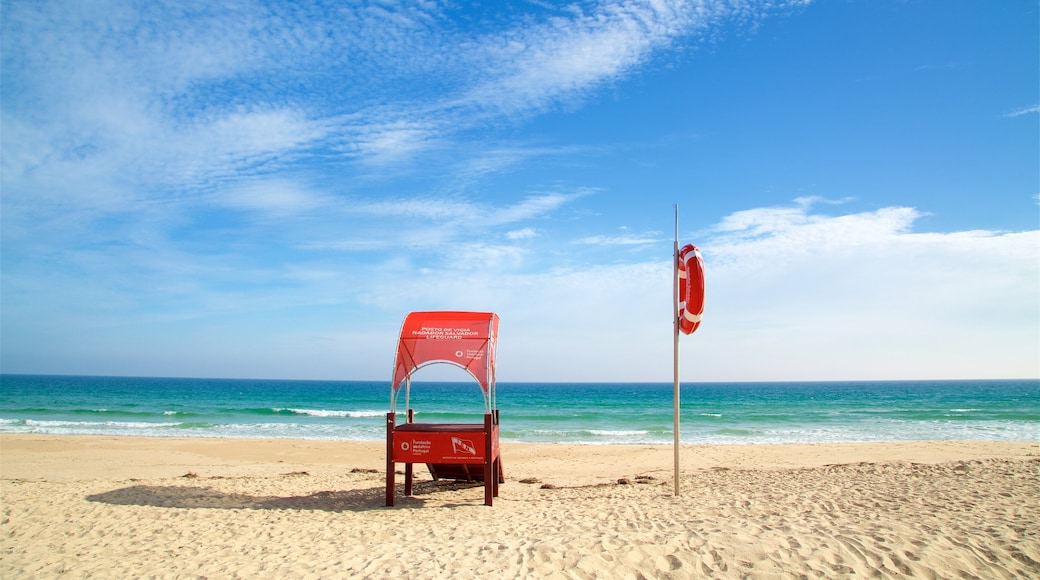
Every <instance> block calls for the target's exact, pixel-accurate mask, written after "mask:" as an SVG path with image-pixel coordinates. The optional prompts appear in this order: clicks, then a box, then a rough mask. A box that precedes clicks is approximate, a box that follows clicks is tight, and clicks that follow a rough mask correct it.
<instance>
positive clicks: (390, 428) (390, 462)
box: [386, 413, 397, 506]
mask: <svg viewBox="0 0 1040 580" xmlns="http://www.w3.org/2000/svg"><path fill="white" fill-rule="evenodd" d="M394 416H395V413H387V414H386V505H388V506H392V505H394V485H395V482H394V469H395V466H394V424H395V423H396V421H397V420H396V419H395V418H394Z"/></svg>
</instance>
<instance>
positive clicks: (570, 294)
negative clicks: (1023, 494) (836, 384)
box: [0, 0, 1040, 381]
mask: <svg viewBox="0 0 1040 580" xmlns="http://www.w3.org/2000/svg"><path fill="white" fill-rule="evenodd" d="M475 4H477V3H468V2H448V1H437V0H428V1H424V0H414V1H399V2H398V1H393V0H384V1H371V2H364V1H358V2H340V1H337V2H307V1H303V2H294V3H287V2H286V3H271V4H264V3H255V2H216V3H214V2H190V1H184V0H181V1H177V2H156V1H150V2H119V1H112V2H109V1H103V0H95V1H92V2H53V1H46V0H31V1H15V0H3V2H2V4H0V6H2V10H3V13H2V32H3V38H2V42H3V45H2V50H3V54H2V58H3V62H2V65H3V68H2V105H0V106H2V118H0V122H2V127H0V128H2V133H0V135H2V137H0V138H2V149H0V155H2V197H0V201H2V207H0V209H2V216H0V217H2V262H0V266H2V287H0V297H2V312H0V314H2V318H0V325H2V328H0V330H2V333H0V339H2V343H0V347H2V349H0V357H2V358H0V366H2V370H3V372H30V373H62V374H67V373H71V374H116V375H121V374H128V375H159V376H209V377H266V378H301V379H307V378H322V379H376V380H389V379H390V373H391V366H392V363H393V353H394V343H395V339H396V335H397V332H398V330H399V327H400V324H401V321H402V320H403V318H404V316H405V315H406V314H407V313H408V312H409V311H412V310H456V309H457V310H476V311H487V310H490V311H495V312H497V313H499V315H500V316H501V318H502V325H501V340H500V344H499V373H498V375H499V380H501V381H670V380H671V373H672V334H671V333H672V322H671V316H672V310H671V308H672V307H671V272H672V265H671V253H672V240H673V204H678V206H679V237H680V241H681V242H682V243H688V242H689V243H695V244H697V245H698V246H699V247H700V248H701V250H702V252H703V254H704V258H705V265H706V271H707V304H706V309H705V318H704V323H703V324H702V325H701V328H700V330H698V332H697V333H695V334H694V335H692V336H690V337H684V338H683V340H682V343H681V351H682V378H683V380H686V381H720V380H722V381H725V380H829V379H925V378H1000V377H1038V376H1040V207H1038V193H1040V183H1038V179H1040V177H1038V176H1040V167H1038V165H1040V162H1038V159H1040V146H1038V141H1040V137H1038V135H1040V130H1038V122H1040V94H1038V91H1040V73H1038V71H1040V62H1038V58H1040V57H1038V54H1040V50H1038V49H1040V33H1038V27H1040V25H1038V22H1040V16H1038V7H1037V4H1036V2H1032V1H1020V0H1008V1H1005V2H983V1H978V0H921V1H914V0H906V1H896V0H891V1H888V0H872V1H862V2H857V1H836V0H835V1H825V2H809V1H783V0H772V1H765V2H756V1H753V0H747V1H742V0H729V1H725V2H715V1H711V0H703V1H701V2H682V1H669V0H659V1H649V0H648V1H645V2H641V1H638V0H631V1H624V2H611V1H602V2H591V1H590V2H581V1H579V2H560V3H555V2H546V1H540V0H530V1H522V0H517V1H509V2H501V3H497V2H496V3H482V5H477V6H474V5H475ZM438 372H442V371H433V369H431V374H429V375H428V376H426V377H425V378H461V377H459V376H456V375H453V374H451V372H449V371H443V372H447V374H444V375H441V374H438ZM417 378H419V377H417Z"/></svg>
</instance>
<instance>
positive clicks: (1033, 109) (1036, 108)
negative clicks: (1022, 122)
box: [1004, 104, 1040, 117]
mask: <svg viewBox="0 0 1040 580" xmlns="http://www.w3.org/2000/svg"><path fill="white" fill-rule="evenodd" d="M1032 113H1040V104H1037V105H1031V106H1029V107H1022V108H1021V109H1016V110H1014V111H1011V112H1010V113H1008V114H1006V115H1004V116H1005V117H1021V116H1022V115H1030V114H1032Z"/></svg>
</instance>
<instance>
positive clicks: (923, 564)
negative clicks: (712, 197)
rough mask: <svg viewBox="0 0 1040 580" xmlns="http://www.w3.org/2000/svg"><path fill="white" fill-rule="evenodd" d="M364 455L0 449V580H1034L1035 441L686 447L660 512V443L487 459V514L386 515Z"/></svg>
mask: <svg viewBox="0 0 1040 580" xmlns="http://www.w3.org/2000/svg"><path fill="white" fill-rule="evenodd" d="M384 452H385V446H384V444H383V443H379V442H373V443H359V442H316V441H288V440H273V441H272V440H267V441H255V440H227V439H145V438H100V437H97V438H96V437H45V436H21V435H18V436H16V435H4V436H0V492H2V495H0V503H2V507H3V516H2V520H0V577H2V578H50V577H57V576H64V577H71V578H80V577H96V578H146V577H160V578H198V577H207V578H236V577H242V578H246V577H249V578H255V577H267V578H347V577H361V578H392V577H408V578H478V577H479V578H519V577H524V578H526V577H541V578H697V577H720V578H745V577H750V578H799V577H807V578H834V577H861V576H867V577H870V576H880V577H897V576H904V575H906V576H913V577H921V578H965V577H967V578H971V577H978V578H1038V577H1040V446H1038V444H1037V443H1006V442H961V441H955V442H921V443H871V444H838V445H781V446H767V445H754V446H686V447H684V448H683V449H682V476H681V492H680V495H679V496H678V497H676V496H674V495H673V493H672V491H673V488H672V479H671V477H672V448H671V447H668V446H664V447H647V446H572V445H534V444H504V445H503V455H502V456H503V462H504V465H505V473H506V479H507V482H506V483H505V484H504V485H503V486H502V488H501V495H500V497H498V498H497V499H496V500H495V505H494V507H487V506H484V505H483V497H484V496H483V487H480V486H467V485H443V484H435V483H433V482H431V481H430V480H429V476H428V474H427V473H426V470H425V468H417V473H418V474H419V477H418V481H419V482H420V483H419V484H417V486H416V494H415V495H414V496H413V497H411V498H406V497H403V496H402V495H401V491H402V490H400V489H399V491H398V497H397V506H396V507H392V508H387V507H385V506H384V500H385V498H384V482H385V473H384V471H383V470H384V465H385V463H384ZM639 476H644V477H639ZM530 479H536V480H538V481H537V482H536V483H521V480H530ZM619 479H625V480H627V481H628V482H629V483H618V480H619ZM402 480H403V478H401V477H398V483H399V484H400V483H402ZM552 486H555V487H552ZM546 487H550V488H548V489H547V488H546Z"/></svg>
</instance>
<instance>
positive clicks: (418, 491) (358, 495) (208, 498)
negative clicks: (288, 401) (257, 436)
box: [86, 481, 484, 512]
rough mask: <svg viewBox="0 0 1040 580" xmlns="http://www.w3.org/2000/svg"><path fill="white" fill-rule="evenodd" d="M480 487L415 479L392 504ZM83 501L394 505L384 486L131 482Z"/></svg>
mask: <svg viewBox="0 0 1040 580" xmlns="http://www.w3.org/2000/svg"><path fill="white" fill-rule="evenodd" d="M468 487H480V488H483V487H484V485H483V484H482V483H445V482H433V481H426V482H416V483H415V487H414V489H413V490H412V491H413V495H412V496H411V497H408V496H405V495H404V489H403V487H401V486H399V487H398V492H397V493H396V494H395V503H396V506H395V507H396V508H415V507H422V505H423V504H424V500H423V499H422V497H421V496H423V495H429V494H432V493H437V492H443V491H447V490H456V489H465V488H468ZM86 499H87V501H92V502H98V503H107V504H111V505H137V506H151V507H165V508H182V509H253V510H315V511H328V512H343V511H367V510H375V509H395V508H388V507H387V506H386V488H385V487H382V486H380V487H371V488H366V489H353V490H345V491H319V492H315V493H312V494H309V495H298V496H287V497H281V496H254V495H249V494H244V493H229V492H225V491H220V490H217V489H213V488H212V487H206V486H197V485H132V486H130V487H123V488H120V489H114V490H112V491H106V492H104V493H97V494H93V495H88V496H87V497H86Z"/></svg>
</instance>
